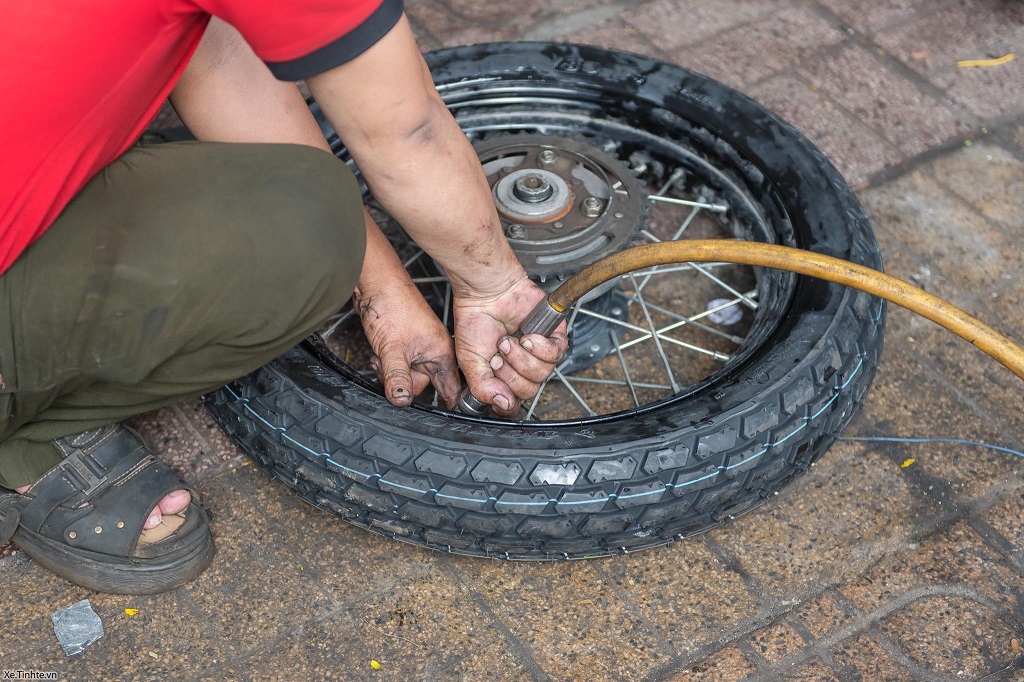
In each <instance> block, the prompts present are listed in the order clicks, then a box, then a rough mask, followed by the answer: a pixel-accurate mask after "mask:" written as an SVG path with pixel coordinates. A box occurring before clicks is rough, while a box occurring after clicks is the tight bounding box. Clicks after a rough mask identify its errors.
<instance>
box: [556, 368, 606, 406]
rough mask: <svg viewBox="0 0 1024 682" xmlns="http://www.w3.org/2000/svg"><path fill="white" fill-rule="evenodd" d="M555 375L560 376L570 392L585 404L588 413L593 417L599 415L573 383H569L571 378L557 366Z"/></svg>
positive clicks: (581, 403)
mask: <svg viewBox="0 0 1024 682" xmlns="http://www.w3.org/2000/svg"><path fill="white" fill-rule="evenodd" d="M555 376H556V377H558V380H559V381H561V382H562V384H563V385H564V386H565V387H566V388H567V389H569V393H572V395H573V397H574V398H576V400H577V401H578V402H579V404H580V405H582V406H583V409H584V410H586V411H587V414H588V415H590V416H591V417H596V416H597V412H594V411H593V410H592V409H590V405H587V401H586V400H584V399H583V396H581V395H580V394H579V392H578V391H577V390H576V389H575V388H573V385H572V384H571V383H569V380H568V379H566V378H565V375H564V374H562V373H561V372H560V371H559V370H558V368H557V367H556V368H555Z"/></svg>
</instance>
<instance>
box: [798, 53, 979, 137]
mask: <svg viewBox="0 0 1024 682" xmlns="http://www.w3.org/2000/svg"><path fill="white" fill-rule="evenodd" d="M799 72H800V74H801V75H803V76H804V77H805V78H807V79H808V80H809V81H810V82H811V83H812V84H814V85H815V86H816V87H819V88H821V90H822V91H823V92H824V93H825V94H827V95H828V96H829V97H830V98H831V99H832V100H834V101H835V102H837V103H839V104H840V105H842V106H843V107H844V108H845V109H846V110H847V111H849V112H850V113H851V114H853V115H854V116H856V117H857V118H858V119H859V120H860V121H861V122H862V123H864V124H866V125H867V126H868V127H870V128H871V129H872V130H874V131H876V132H877V133H878V134H879V135H881V136H882V137H883V138H884V139H886V140H888V141H889V142H890V143H891V144H893V145H895V146H896V148H897V149H899V150H900V151H901V152H903V153H904V154H907V155H910V156H913V155H916V154H920V153H922V152H924V151H925V150H926V149H929V148H931V147H933V146H935V145H939V144H942V143H945V142H947V141H948V140H950V139H952V138H954V137H956V136H957V135H959V134H961V133H964V132H966V131H967V129H968V126H967V124H965V123H964V122H963V121H961V120H960V119H958V117H957V116H956V115H955V114H954V113H952V112H951V111H950V110H949V109H948V108H947V107H946V106H945V104H943V103H942V102H940V101H938V100H936V99H935V98H933V97H932V96H931V95H929V94H927V93H925V92H923V91H921V90H920V89H919V88H918V87H917V86H916V85H915V84H913V83H911V82H910V81H908V80H906V79H904V78H903V77H901V76H900V75H899V74H898V73H897V72H896V71H894V70H892V69H890V68H888V67H887V66H886V65H885V64H884V63H881V62H879V60H878V59H876V57H875V56H873V55H871V54H869V53H868V52H867V51H865V49H864V48H862V47H860V46H859V45H854V44H850V45H847V46H845V47H843V48H842V49H840V50H838V51H836V52H835V53H832V54H829V55H827V56H825V57H823V58H822V59H818V60H813V61H809V62H807V63H804V64H803V65H801V67H800V69H799Z"/></svg>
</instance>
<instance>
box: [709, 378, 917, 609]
mask: <svg viewBox="0 0 1024 682" xmlns="http://www.w3.org/2000/svg"><path fill="white" fill-rule="evenodd" d="M871 399H872V398H871V395H870V394H869V397H868V401H869V402H870V401H871ZM922 508H923V505H921V504H919V503H916V502H915V501H914V500H913V498H912V497H911V496H910V494H909V492H908V485H907V483H906V481H904V480H903V479H902V477H900V476H899V473H898V470H897V467H895V466H893V464H892V463H891V462H889V461H887V460H886V459H884V458H882V457H880V456H879V455H878V454H876V453H874V452H872V451H871V450H870V449H868V448H864V447H862V446H861V445H859V444H852V443H844V442H840V443H836V444H835V445H833V446H832V448H831V449H830V451H829V452H828V453H827V454H826V455H825V456H824V457H823V458H822V459H821V460H820V461H819V462H818V464H817V465H816V466H815V467H814V468H813V469H812V470H811V472H810V473H809V474H806V475H805V476H803V478H801V479H800V480H799V481H798V482H796V483H795V484H793V485H791V486H790V487H788V488H786V489H785V490H783V491H782V492H781V493H780V494H779V495H778V497H776V498H775V499H774V501H773V502H772V503H770V504H767V505H765V506H763V507H761V508H759V509H758V510H757V511H756V512H754V513H752V514H746V515H744V516H742V517H740V518H738V519H736V521H734V522H732V523H730V524H727V525H725V526H723V527H721V528H719V529H718V530H716V531H715V541H716V542H718V543H719V544H720V545H721V546H722V548H723V549H725V550H726V551H727V552H729V553H730V554H732V555H733V556H735V557H736V559H737V561H738V562H739V565H740V567H741V569H742V570H743V571H744V572H745V573H746V574H748V575H750V576H751V577H752V578H753V579H755V580H757V581H758V583H759V584H760V585H761V586H762V588H763V590H764V591H765V592H766V593H768V594H774V595H780V596H781V595H790V596H792V595H796V594H801V593H815V592H818V591H820V590H821V589H822V588H823V587H824V586H826V585H828V584H832V583H835V582H840V581H842V580H844V579H846V578H849V577H852V576H854V575H856V574H857V573H858V572H860V571H862V570H863V569H864V568H865V567H867V566H869V565H870V564H871V563H872V562H874V561H875V560H877V559H878V558H879V557H881V556H883V555H884V554H886V553H888V552H889V551H891V549H892V548H893V547H894V546H898V545H899V544H900V543H902V542H904V541H905V540H906V538H907V537H908V536H909V534H910V532H911V530H912V528H913V524H914V521H915V519H916V515H917V514H919V513H921V510H922Z"/></svg>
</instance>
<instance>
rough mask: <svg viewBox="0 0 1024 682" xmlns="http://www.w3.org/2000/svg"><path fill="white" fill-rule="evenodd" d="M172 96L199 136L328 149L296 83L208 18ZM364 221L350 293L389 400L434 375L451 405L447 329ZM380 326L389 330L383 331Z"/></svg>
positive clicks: (454, 385)
mask: <svg viewBox="0 0 1024 682" xmlns="http://www.w3.org/2000/svg"><path fill="white" fill-rule="evenodd" d="M170 99H171V104H172V105H173V106H174V109H175V111H177V112H178V115H179V116H180V117H181V119H182V121H183V122H184V123H185V125H187V126H188V128H189V130H190V131H191V132H192V134H193V135H195V136H196V138H198V139H200V140H207V141H217V142H268V143H291V144H303V145H308V146H310V147H317V148H319V149H323V150H324V151H325V152H326V153H328V154H329V153H331V151H330V147H329V146H328V145H327V141H326V140H325V139H324V136H323V134H322V133H321V132H320V127H319V126H318V125H317V123H316V121H315V120H314V119H313V117H312V116H311V115H310V113H309V109H308V107H307V106H306V102H305V100H304V99H303V97H302V95H301V94H300V93H299V91H298V89H297V88H296V87H295V85H294V84H292V83H284V82H281V81H278V80H277V79H276V78H274V77H273V75H272V74H271V73H270V71H269V70H268V69H267V67H266V66H265V65H264V64H263V62H261V61H260V60H259V58H258V57H257V56H256V55H255V54H253V52H252V49H251V48H250V47H249V45H248V44H247V43H246V42H245V40H244V39H243V38H242V36H241V35H239V33H238V32H237V31H236V30H235V29H234V28H232V27H231V26H229V25H228V24H226V23H224V22H222V21H220V20H219V19H216V18H214V19H212V20H211V22H210V26H209V27H208V28H207V31H206V33H205V34H204V36H203V40H202V43H201V44H200V46H199V48H198V49H197V50H196V53H195V55H194V56H193V58H192V60H191V62H189V66H188V68H187V69H186V70H185V72H184V73H183V74H182V77H181V80H180V81H179V82H178V85H177V86H176V87H175V89H174V91H173V92H172V94H171V98H170ZM339 163H340V162H339ZM363 219H364V223H365V226H366V254H365V255H364V257H363V268H362V271H361V273H360V277H359V283H358V285H357V286H356V291H355V292H354V294H353V296H354V303H355V305H356V307H357V309H358V310H361V311H363V312H367V311H370V310H372V311H373V313H372V314H369V315H367V314H361V315H360V318H361V319H362V320H363V325H364V329H365V331H366V334H367V337H368V338H369V340H370V342H371V345H372V346H373V348H374V350H375V351H376V352H377V353H378V354H380V355H382V356H383V360H380V359H375V362H376V363H377V364H378V367H379V368H380V371H379V374H380V375H381V379H382V381H384V384H385V391H386V392H387V394H388V396H389V399H390V400H391V401H392V402H394V403H395V404H398V405H405V404H408V403H410V402H412V398H413V396H414V395H415V394H418V393H419V392H420V391H422V390H423V389H424V388H425V387H426V385H427V384H428V383H430V382H431V381H432V382H433V383H434V385H435V387H436V388H437V389H438V391H439V393H440V394H441V396H442V398H443V399H444V400H445V402H446V403H447V404H448V405H449V407H451V406H452V405H453V404H454V402H455V400H456V399H457V397H458V391H459V381H458V373H457V372H456V371H455V362H454V358H453V357H452V342H451V339H450V338H449V336H448V332H447V330H445V329H444V327H443V326H441V324H440V323H439V322H438V321H437V319H436V317H435V316H434V314H433V312H432V311H431V310H430V308H429V306H427V304H426V302H425V301H423V299H422V297H421V296H420V295H419V292H418V291H417V290H416V286H415V285H414V284H413V283H412V281H411V280H410V279H409V276H408V274H407V273H406V271H405V268H404V267H402V263H401V261H399V259H398V256H397V255H396V254H395V252H394V250H393V249H392V248H391V245H390V244H389V243H388V240H387V238H386V237H385V236H384V235H383V233H381V231H380V229H379V228H378V227H377V225H376V223H374V221H373V219H372V218H371V217H370V215H369V214H368V213H366V211H363ZM396 307H397V308H398V309H397V310H396ZM395 317H400V318H403V319H406V320H408V321H409V327H410V328H411V329H412V330H413V331H414V334H411V333H408V332H406V330H405V329H403V328H397V327H396V326H395V325H393V324H392V325H390V329H389V325H387V324H386V321H387V320H390V319H393V318H395ZM382 320H384V321H385V322H382ZM385 331H390V332H391V336H386V337H385V336H384V332H385ZM403 332H405V333H403ZM396 336H397V337H398V338H397V340H396V338H395V337H396ZM396 346H401V348H399V349H397V351H396V352H385V351H384V350H382V347H385V348H387V349H389V350H390V349H394V348H395V347H396Z"/></svg>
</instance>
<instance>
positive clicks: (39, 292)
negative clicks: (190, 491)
mask: <svg viewBox="0 0 1024 682" xmlns="http://www.w3.org/2000/svg"><path fill="white" fill-rule="evenodd" d="M364 248H365V228H364V224H363V219H362V203H361V197H360V192H359V188H358V185H357V183H356V181H355V179H354V177H353V176H352V173H351V172H350V171H349V170H348V168H347V167H346V166H345V164H343V163H342V162H341V161H339V160H337V159H335V158H334V157H333V156H331V155H330V154H328V153H326V152H323V151H320V150H316V149H312V148H308V147H300V146H296V145H271V144H260V145H256V144H214V143H202V142H184V143H175V144H166V145H154V146H148V147H136V148H133V149H131V150H130V151H128V152H127V153H126V154H124V155H123V156H122V157H121V158H119V159H118V160H117V161H115V162H114V163H112V164H111V165H110V166H108V167H107V168H105V169H104V170H103V171H102V172H101V173H100V174H99V175H97V176H96V177H95V178H94V179H93V180H92V181H91V182H89V184H88V185H87V186H86V187H85V188H84V189H83V190H82V191H81V192H80V193H79V194H78V196H76V197H75V199H74V200H73V201H72V202H71V203H70V204H69V205H68V206H67V208H66V209H65V210H64V211H63V212H62V214H61V215H60V217H59V218H58V219H57V221H56V222H55V223H54V224H53V226H52V227H50V229H49V230H47V232H46V233H45V234H44V235H43V236H42V238H40V239H39V240H38V241H37V242H35V243H34V244H33V245H32V246H31V247H29V248H28V250H26V251H25V252H24V253H23V254H22V255H21V256H20V257H19V258H18V260H17V261H16V262H15V263H14V265H13V266H11V268H10V269H9V270H7V271H6V272H5V273H4V274H3V275H2V276H0V375H2V387H0V485H2V486H5V487H8V488H13V487H17V486H21V485H26V484H28V483H31V482H33V481H35V480H36V479H38V478H39V476H41V475H42V474H43V473H44V472H46V471H47V470H49V469H50V468H51V467H52V466H54V465H55V464H57V463H58V462H59V461H60V454H59V453H58V451H57V449H56V448H55V447H53V446H52V445H51V443H50V441H52V440H53V439H55V438H60V437H62V436H66V435H70V434H74V433H78V432H81V431H84V430H87V429H91V428H95V427H97V426H100V425H103V424H111V423H115V422H119V421H121V420H123V419H125V418H127V417H130V416H132V415H136V414H139V413H142V412H146V411H149V410H153V409H155V408H158V407H161V406H163V405H167V404H170V403H174V402H178V401H181V400H184V399H187V398H190V397H193V396H196V395H200V394H202V393H205V392H207V391H210V390H212V389H214V388H216V387H218V386H221V385H223V384H225V383H227V382H228V381H231V380H233V379H235V378H237V377H239V376H242V375H244V374H246V373H248V372H251V371H253V370H255V369H257V368H258V367H260V366H261V365H263V364H265V363H266V362H268V361H270V360H271V359H273V358H274V357H275V356H277V355H279V354H280V353H282V352H284V351H286V350H288V349H289V348H291V347H292V346H293V345H295V344H296V343H298V342H299V341H300V340H302V339H303V338H304V337H305V336H306V335H308V334H309V333H310V332H311V331H313V330H314V329H316V328H317V327H318V326H319V325H320V324H322V323H323V321H324V320H325V319H326V318H327V317H329V316H330V315H331V314H333V313H334V312H336V311H337V310H338V309H339V308H340V307H341V306H342V305H344V303H345V300H346V299H347V298H348V297H349V296H350V295H351V293H352V289H353V287H354V286H355V283H356V280H357V278H358V276H359V271H360V268H361V267H362V262H363V251H364Z"/></svg>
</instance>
